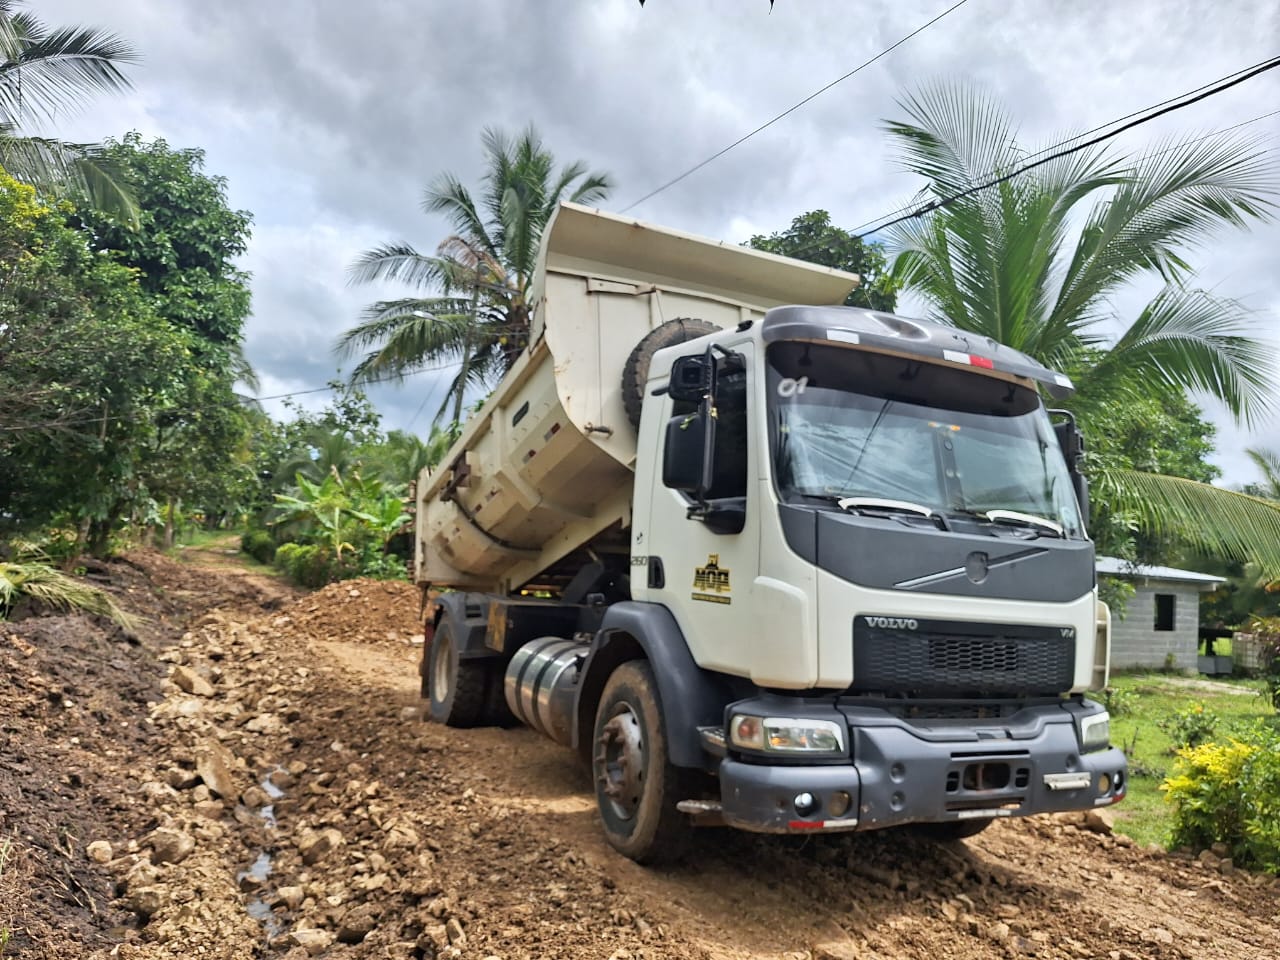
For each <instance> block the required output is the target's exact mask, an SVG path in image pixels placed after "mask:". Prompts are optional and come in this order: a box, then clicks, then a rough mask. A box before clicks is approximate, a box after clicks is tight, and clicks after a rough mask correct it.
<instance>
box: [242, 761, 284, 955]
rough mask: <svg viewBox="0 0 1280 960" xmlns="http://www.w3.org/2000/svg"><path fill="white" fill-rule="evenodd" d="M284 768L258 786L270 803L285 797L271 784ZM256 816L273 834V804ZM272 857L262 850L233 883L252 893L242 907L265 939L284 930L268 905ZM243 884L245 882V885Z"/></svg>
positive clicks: (261, 809) (267, 776) (274, 809)
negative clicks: (263, 933)
mask: <svg viewBox="0 0 1280 960" xmlns="http://www.w3.org/2000/svg"><path fill="white" fill-rule="evenodd" d="M280 769H283V768H281V767H276V768H275V770H272V771H270V772H269V773H268V774H267V775H266V776H265V777H263V778H262V782H261V783H259V784H258V785H259V786H260V787H261V788H262V791H263V792H264V793H265V794H266V795H267V796H268V797H270V798H271V799H272V800H279V799H280V798H281V797H283V796H284V791H283V790H281V789H280V788H279V787H277V786H276V785H275V784H274V783H272V782H271V774H273V773H275V772H276V770H280ZM258 816H260V817H261V818H262V822H263V823H264V824H266V826H267V829H268V830H269V831H272V832H273V833H274V831H275V829H276V825H277V824H276V808H275V804H272V803H269V804H266V805H265V806H263V807H261V808H260V809H259V810H258ZM272 859H273V858H272V856H271V853H270V851H268V850H263V851H262V852H260V853H259V854H258V857H257V859H256V860H254V861H253V863H252V864H251V865H250V867H249V869H248V870H241V871H240V872H239V873H237V874H236V883H237V884H239V885H240V886H241V889H244V887H245V886H248V887H249V888H250V889H252V890H253V891H254V893H253V895H252V896H250V897H249V899H248V902H247V903H246V904H245V912H246V913H248V914H249V916H250V917H252V918H253V919H254V920H257V921H258V922H259V923H261V924H262V926H263V929H264V930H265V931H266V933H267V938H268V939H272V938H274V937H276V936H278V935H279V934H280V933H281V931H282V930H283V929H284V922H283V921H282V920H281V918H280V917H278V916H276V914H275V911H273V910H272V909H271V905H270V904H269V903H267V899H266V894H267V880H268V879H269V878H270V876H271V865H272ZM245 881H248V883H247V884H246V882H245Z"/></svg>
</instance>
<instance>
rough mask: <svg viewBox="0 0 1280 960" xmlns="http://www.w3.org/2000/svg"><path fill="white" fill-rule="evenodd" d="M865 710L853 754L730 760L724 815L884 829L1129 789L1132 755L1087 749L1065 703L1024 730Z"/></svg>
mask: <svg viewBox="0 0 1280 960" xmlns="http://www.w3.org/2000/svg"><path fill="white" fill-rule="evenodd" d="M866 713H867V714H868V715H867V716H865V717H861V718H858V719H855V718H851V720H852V721H853V722H851V724H850V726H849V734H850V744H851V748H852V751H851V752H852V761H849V760H845V761H843V762H840V763H827V764H822V765H818V764H806V765H782V764H778V763H769V762H767V761H766V760H764V759H761V760H755V761H754V762H749V761H747V760H744V759H738V758H734V757H726V758H725V759H723V760H722V761H721V762H720V771H719V772H720V800H721V812H722V815H723V817H724V820H725V822H726V823H727V824H729V825H730V826H733V827H737V828H739V829H742V830H750V831H754V832H758V833H799V832H806V831H841V830H876V829H880V828H883V827H892V826H898V825H902V824H909V823H938V822H946V821H951V820H964V819H971V818H987V817H1022V816H1029V815H1031V814H1035V813H1052V812H1056V811H1063V810H1087V809H1092V808H1093V807H1099V806H1107V805H1109V804H1112V803H1116V802H1118V801H1119V800H1121V799H1123V797H1124V794H1125V789H1126V786H1127V778H1128V771H1127V767H1126V762H1125V757H1124V754H1123V753H1122V752H1121V751H1120V750H1118V749H1116V748H1114V747H1110V748H1107V749H1105V750H1099V751H1096V752H1092V753H1081V752H1080V745H1079V741H1078V739H1077V736H1076V728H1075V724H1074V723H1073V722H1072V719H1071V716H1070V715H1069V714H1067V713H1066V712H1065V711H1063V710H1061V709H1059V708H1057V707H1046V708H1042V709H1041V710H1039V711H1037V712H1035V714H1034V715H1033V716H1031V717H1029V718H1028V717H1024V718H1023V722H1022V723H1021V724H1020V725H1019V727H1020V728H1019V729H1018V730H1016V731H1012V730H1005V731H998V730H976V729H973V728H957V727H954V726H953V727H946V726H942V725H937V726H932V727H930V726H927V725H925V726H921V725H913V724H910V723H908V722H906V721H904V720H900V719H898V718H895V717H892V716H889V715H883V714H881V715H876V714H877V713H878V712H877V711H866ZM1001 732H1003V733H1004V735H1003V736H1001V735H999V734H1000V733H1001ZM806 793H807V794H810V795H811V797H812V798H813V800H816V802H817V806H816V808H814V809H812V810H806V812H804V813H800V812H798V811H797V808H796V798H797V796H799V795H802V794H806ZM840 793H843V794H847V795H848V797H849V798H850V800H851V802H850V803H849V804H848V810H847V812H845V813H843V814H842V815H832V813H831V811H832V809H833V807H834V808H835V809H837V810H838V809H839V808H840V806H842V805H843V802H844V801H843V797H839V796H838V794H840ZM833 799H834V801H835V802H834V803H833Z"/></svg>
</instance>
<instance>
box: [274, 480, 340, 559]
mask: <svg viewBox="0 0 1280 960" xmlns="http://www.w3.org/2000/svg"><path fill="white" fill-rule="evenodd" d="M295 479H296V480H297V482H298V494H299V495H298V496H296V497H295V496H289V495H288V494H283V493H277V494H276V495H275V499H276V505H277V506H278V507H280V508H281V511H282V512H281V515H280V516H279V517H278V518H277V520H276V521H275V522H276V523H288V522H290V521H300V522H301V523H303V524H304V525H308V526H310V525H315V526H319V527H320V528H321V529H322V530H323V531H324V536H325V539H326V540H327V541H328V546H329V548H330V549H331V550H332V551H333V556H334V558H335V559H338V560H341V559H342V554H343V551H344V550H354V549H355V548H354V547H353V546H352V545H351V543H349V542H348V541H347V540H345V539H344V538H343V534H344V532H345V530H344V528H345V527H349V526H350V524H344V523H343V516H344V515H345V514H350V513H351V512H352V509H353V506H354V505H353V504H352V502H351V497H350V496H349V495H348V493H347V490H346V485H345V484H344V483H343V482H342V477H341V476H339V474H338V471H337V470H336V469H331V470H330V471H329V473H328V474H326V475H325V478H324V479H323V480H322V481H320V482H319V483H316V482H314V481H312V480H308V479H307V478H306V477H304V476H303V475H302V473H301V472H299V473H298V474H297V475H296V477H295Z"/></svg>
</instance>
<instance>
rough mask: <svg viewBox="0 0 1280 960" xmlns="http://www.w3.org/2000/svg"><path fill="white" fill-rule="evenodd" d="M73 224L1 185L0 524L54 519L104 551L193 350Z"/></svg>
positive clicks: (135, 494)
mask: <svg viewBox="0 0 1280 960" xmlns="http://www.w3.org/2000/svg"><path fill="white" fill-rule="evenodd" d="M70 213H71V209H70V207H69V206H68V205H66V204H65V203H64V204H49V203H46V202H43V201H41V200H39V199H38V198H37V197H36V195H35V191H34V190H33V189H32V188H31V187H29V186H26V185H23V184H19V183H18V182H16V181H15V180H13V179H12V178H10V177H8V176H7V175H0V396H4V397H5V398H6V402H5V403H4V404H0V523H2V524H4V525H5V526H6V527H9V528H10V529H13V528H17V529H31V528H34V527H39V526H42V525H45V524H49V523H54V522H58V521H59V520H63V521H66V522H68V523H69V524H71V525H72V526H73V527H74V528H75V530H76V532H77V534H78V536H79V537H80V538H81V540H82V541H85V540H87V541H88V542H89V545H90V546H91V547H92V548H93V549H94V550H95V551H99V552H100V551H101V550H102V549H104V548H105V547H106V543H107V537H108V535H109V534H110V532H111V530H112V529H113V528H114V526H115V524H116V522H117V521H118V520H120V519H121V518H123V517H125V516H127V515H128V514H129V513H130V512H131V511H132V510H133V509H134V507H135V506H136V505H138V504H139V503H141V502H142V501H143V500H145V499H146V497H147V490H146V486H145V483H144V482H143V480H142V475H143V474H144V473H145V469H146V461H145V456H146V454H145V451H146V450H147V449H148V448H149V445H150V443H151V441H152V439H153V437H154V432H155V424H156V418H157V416H158V415H159V414H160V413H161V412H162V411H164V410H166V409H170V408H172V407H174V406H176V405H178V404H179V403H180V402H181V397H182V383H183V371H184V368H185V365H186V364H187V363H188V361H189V357H190V356H191V354H192V351H193V343H192V337H191V335H190V334H189V333H187V332H185V331H181V330H177V329H175V328H173V327H172V326H170V325H169V324H167V323H165V322H164V321H163V320H161V319H160V318H158V317H156V315H155V313H154V311H153V310H152V308H151V304H150V302H149V301H148V298H147V297H146V296H145V295H144V294H143V292H142V290H141V288H140V287H139V285H138V282H137V277H136V274H135V272H134V271H133V270H131V269H130V268H128V267H125V266H123V265H120V264H118V263H114V262H113V261H112V260H111V259H110V258H107V257H103V256H100V255H97V254H95V253H94V252H93V251H91V250H90V249H89V247H88V244H87V243H86V237H85V234H84V233H83V232H81V231H79V230H76V229H74V228H72V227H70V226H69V225H68V222H67V221H68V217H69V215H70Z"/></svg>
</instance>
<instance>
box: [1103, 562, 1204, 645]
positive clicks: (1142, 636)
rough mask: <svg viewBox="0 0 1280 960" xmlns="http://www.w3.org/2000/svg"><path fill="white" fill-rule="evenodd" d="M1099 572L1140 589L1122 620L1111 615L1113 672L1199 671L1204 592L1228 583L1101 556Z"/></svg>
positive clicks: (1195, 574) (1176, 570) (1201, 574)
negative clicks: (1131, 669)
mask: <svg viewBox="0 0 1280 960" xmlns="http://www.w3.org/2000/svg"><path fill="white" fill-rule="evenodd" d="M1098 573H1099V574H1105V575H1107V576H1112V577H1119V578H1121V579H1124V580H1128V581H1130V582H1132V583H1133V585H1134V587H1135V588H1136V591H1137V592H1136V593H1135V594H1134V596H1133V599H1131V600H1130V601H1129V605H1128V609H1127V610H1126V611H1125V615H1124V618H1123V619H1121V618H1120V617H1119V616H1115V615H1114V614H1115V613H1116V612H1117V611H1113V617H1112V621H1111V666H1112V668H1113V669H1116V668H1124V667H1151V668H1153V669H1160V668H1163V667H1166V666H1173V667H1174V668H1175V669H1178V670H1196V669H1197V663H1196V650H1197V648H1198V647H1199V645H1200V636H1199V631H1200V594H1202V593H1209V592H1211V591H1213V590H1215V589H1217V588H1218V587H1219V586H1221V585H1222V584H1223V583H1224V582H1225V581H1224V580H1223V579H1222V578H1221V577H1213V576H1210V575H1209V574H1206V573H1196V572H1195V571H1193V570H1179V569H1177V568H1175V567H1149V566H1143V565H1140V564H1139V565H1136V566H1135V565H1133V564H1130V563H1129V562H1128V561H1127V560H1118V559H1116V558H1115V557H1098ZM1170 655H1172V660H1170Z"/></svg>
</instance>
